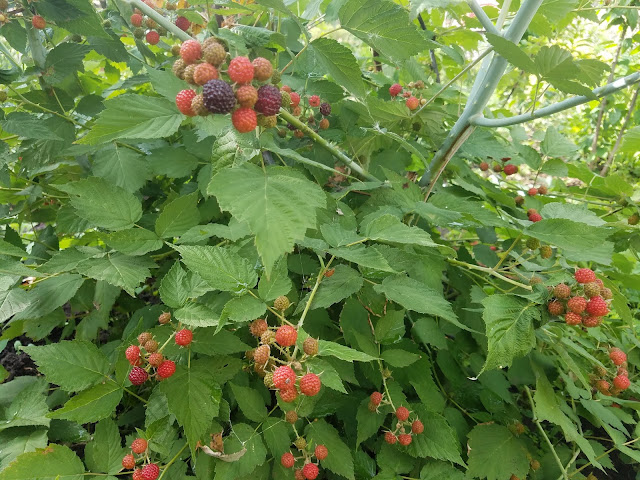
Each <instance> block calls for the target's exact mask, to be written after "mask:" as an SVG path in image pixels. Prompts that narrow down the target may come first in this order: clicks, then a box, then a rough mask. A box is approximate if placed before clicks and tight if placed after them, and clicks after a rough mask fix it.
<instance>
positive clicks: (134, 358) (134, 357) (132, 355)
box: [124, 345, 142, 367]
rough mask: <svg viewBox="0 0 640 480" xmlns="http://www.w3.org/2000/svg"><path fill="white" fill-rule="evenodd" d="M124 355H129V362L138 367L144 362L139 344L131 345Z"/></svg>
mask: <svg viewBox="0 0 640 480" xmlns="http://www.w3.org/2000/svg"><path fill="white" fill-rule="evenodd" d="M124 356H125V357H127V360H129V363H130V364H131V365H133V366H134V367H137V366H139V365H140V364H141V363H142V359H141V358H140V347H138V346H137V345H130V346H129V347H128V348H127V349H126V350H125V352H124Z"/></svg>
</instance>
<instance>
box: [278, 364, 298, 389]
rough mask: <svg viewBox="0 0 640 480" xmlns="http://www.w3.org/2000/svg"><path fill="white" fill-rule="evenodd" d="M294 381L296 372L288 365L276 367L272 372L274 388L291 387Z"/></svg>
mask: <svg viewBox="0 0 640 480" xmlns="http://www.w3.org/2000/svg"><path fill="white" fill-rule="evenodd" d="M295 383H296V372H294V371H293V368H291V367H290V366H289V365H283V366H281V367H278V368H276V369H275V371H274V372H273V384H274V385H275V386H276V388H283V389H284V388H291V387H293V386H295Z"/></svg>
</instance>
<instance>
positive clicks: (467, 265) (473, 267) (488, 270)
mask: <svg viewBox="0 0 640 480" xmlns="http://www.w3.org/2000/svg"><path fill="white" fill-rule="evenodd" d="M447 262H449V263H451V264H453V265H457V266H459V267H465V268H468V269H470V270H479V271H481V272H485V273H488V274H489V275H493V276H494V277H497V278H499V279H500V280H502V281H504V282H507V283H510V284H511V285H515V286H517V287H520V288H524V289H526V290H533V288H532V287H531V286H530V285H525V284H524V283H520V282H516V281H515V280H512V279H510V278H509V277H505V276H504V275H501V274H499V273H498V272H496V271H495V270H493V269H492V268H489V267H481V266H480V265H473V264H471V263H467V262H461V261H459V260H455V259H453V258H447Z"/></svg>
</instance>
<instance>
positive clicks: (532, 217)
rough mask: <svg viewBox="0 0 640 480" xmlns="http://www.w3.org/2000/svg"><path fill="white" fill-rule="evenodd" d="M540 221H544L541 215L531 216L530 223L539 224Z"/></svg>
mask: <svg viewBox="0 0 640 480" xmlns="http://www.w3.org/2000/svg"><path fill="white" fill-rule="evenodd" d="M540 220H542V215H540V214H539V213H534V214H532V215H529V221H530V222H533V223H535V222H539V221H540Z"/></svg>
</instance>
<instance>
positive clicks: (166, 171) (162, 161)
mask: <svg viewBox="0 0 640 480" xmlns="http://www.w3.org/2000/svg"><path fill="white" fill-rule="evenodd" d="M180 83H182V80H180ZM183 87H184V84H183ZM147 159H148V160H149V167H150V168H151V171H152V172H153V173H154V174H155V175H164V176H167V177H169V178H182V177H187V176H189V175H191V172H193V170H195V168H196V167H197V166H198V157H195V156H193V155H191V154H190V153H188V152H186V151H185V150H184V148H173V147H163V148H157V149H154V150H152V151H151V155H149V156H148V157H147Z"/></svg>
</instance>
